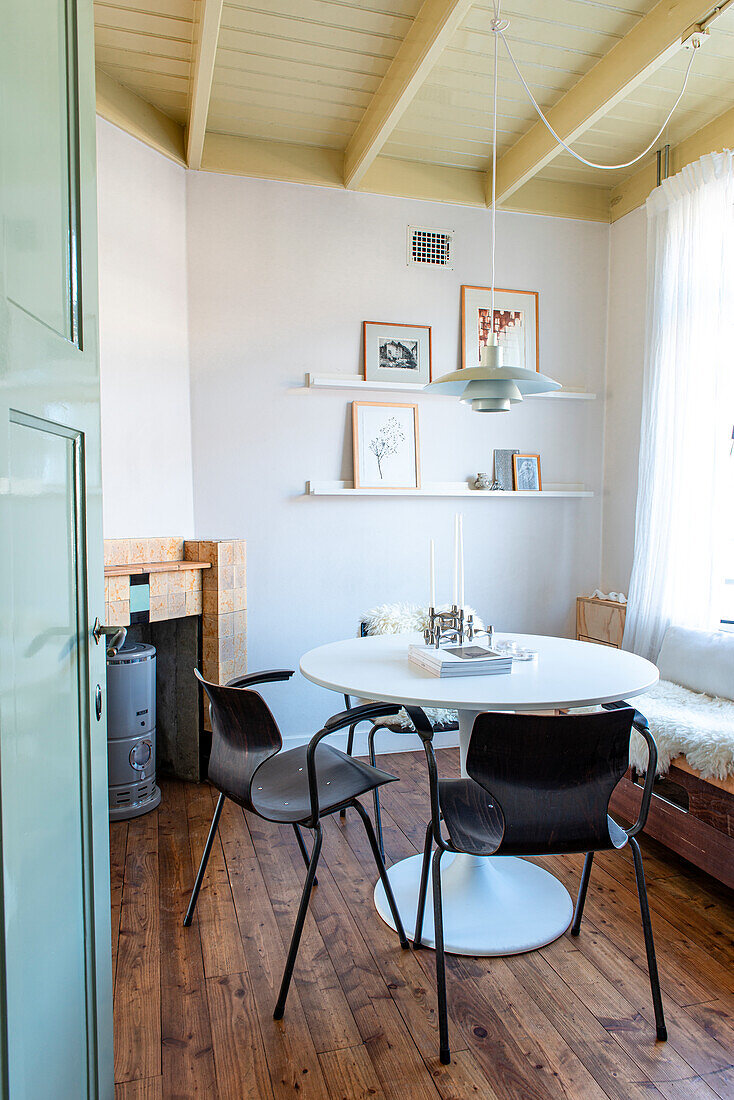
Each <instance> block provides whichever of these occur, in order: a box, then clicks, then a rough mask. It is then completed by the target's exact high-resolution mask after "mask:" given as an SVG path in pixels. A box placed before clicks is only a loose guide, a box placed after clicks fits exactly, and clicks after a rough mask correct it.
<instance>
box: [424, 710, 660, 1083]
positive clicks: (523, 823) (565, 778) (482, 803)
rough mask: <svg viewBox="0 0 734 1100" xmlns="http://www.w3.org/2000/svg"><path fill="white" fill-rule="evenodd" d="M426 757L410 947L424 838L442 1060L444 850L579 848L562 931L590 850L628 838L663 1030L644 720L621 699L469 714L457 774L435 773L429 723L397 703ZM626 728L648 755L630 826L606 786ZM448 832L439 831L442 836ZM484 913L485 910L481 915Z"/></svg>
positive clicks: (621, 756)
mask: <svg viewBox="0 0 734 1100" xmlns="http://www.w3.org/2000/svg"><path fill="white" fill-rule="evenodd" d="M406 710H407V711H408V713H409V714H410V717H411V720H412V722H413V725H414V726H415V728H416V730H417V731H418V733H419V734H420V736H421V739H422V741H423V744H424V747H425V750H426V758H427V761H428V773H429V782H430V796H431V821H430V823H429V824H428V827H427V829H426V841H425V848H424V853H423V868H422V874H421V884H420V892H419V897H418V913H417V919H416V929H415V936H414V942H413V946H414V947H415V948H419V947H420V946H421V938H422V928H423V914H424V912H425V904H426V894H427V891H428V877H429V870H430V867H431V853H432V851H433V845H434V843H435V844H436V850H435V852H433V875H432V879H433V911H434V924H435V937H436V977H437V985H438V1004H439V1035H440V1057H441V1061H442V1062H449V1061H450V1049H449V1038H448V1013H447V1007H446V972H445V963H444V944H443V918H442V908H441V857H442V856H443V854H444V852H465V853H467V854H469V855H475V856H529V855H532V856H543V855H562V854H567V853H571V852H584V853H586V860H585V862H584V869H583V872H582V875H581V885H580V888H579V895H578V900H577V902H576V911H575V914H574V918H573V923H572V925H571V934H572V935H576V936H577V935H578V934H579V931H580V928H581V918H582V915H583V909H584V902H585V900H586V893H587V890H588V886H589V878H590V875H591V868H592V861H593V858H594V852H598V851H605V850H613V849H621V848H623V847H624V846H625V845H627V844H629V846H630V848H631V850H632V857H633V860H634V866H635V877H636V880H637V890H638V895H639V900H640V912H641V915H642V926H643V932H644V936H645V948H646V952H647V963H648V970H649V975H650V986H651V989H652V999H653V1007H654V1010H655V1023H656V1032H657V1037H658V1039H661V1040H664V1039H667V1031H666V1028H665V1018H664V1015H663V1004H662V999H661V995H660V982H659V979H658V970H657V962H656V959H655V946H654V942H653V935H652V924H651V922H650V910H649V906H648V902H647V889H646V886H645V876H644V872H643V868H642V856H641V853H640V847H639V844H638V843H637V839H636V837H637V834H638V833H640V832H641V831H642V829H643V827H644V825H645V821H646V820H647V814H648V810H649V807H650V799H651V797H652V786H653V782H654V780H655V770H656V764H657V747H656V745H655V741H654V740H653V738H652V736H651V734H650V730H649V728H648V724H647V721H646V719H645V718H644V716H643V715H642V714H640V712H639V711H635V710H634V709H633V708H632V707H630V706H628V705H627V704H626V703H610V704H607V706H606V708H605V710H603V711H601V712H598V713H594V714H578V715H574V714H567V715H559V716H557V717H550V716H541V715H525V714H507V713H496V714H480V715H478V716H477V718H476V720H475V722H474V727H473V729H472V735H471V739H470V742H469V749H468V752H467V757H466V770H467V772H468V773H469V774H468V777H467V778H465V779H439V777H438V769H437V767H436V758H435V756H434V753H433V745H432V743H431V741H432V736H433V731H432V729H431V724H430V722H429V721H428V719H427V718H426V716H425V715H424V714H423V712H422V711H421V709H420V707H406ZM633 725H634V727H635V728H636V729H637V730H638V731H639V732H640V733H641V734H642V736H643V737H644V738H645V740H646V742H647V745H648V750H649V762H648V768H647V774H646V777H645V786H644V789H643V793H642V802H641V806H640V812H639V816H638V819H637V821H636V822H635V823H634V825H632V826H631V827H629V828H623V827H622V826H621V825H619V824H617V822H616V821H614V819H613V818H611V817H610V816H609V814H608V812H607V811H608V808H609V801H610V799H611V796H612V792H613V790H614V788H615V787H616V785H617V783H618V782H619V781H620V779H621V778H622V776H623V775H624V774H625V772H626V771H627V767H628V762H629V742H630V735H631V732H632V728H633ZM444 833H445V834H447V835H444ZM488 919H490V920H491V914H488Z"/></svg>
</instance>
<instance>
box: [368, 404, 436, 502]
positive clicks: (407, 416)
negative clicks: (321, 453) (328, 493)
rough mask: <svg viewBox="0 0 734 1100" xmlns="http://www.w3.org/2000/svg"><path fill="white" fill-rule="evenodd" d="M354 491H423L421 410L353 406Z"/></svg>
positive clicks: (408, 406) (376, 405) (386, 406)
mask: <svg viewBox="0 0 734 1100" xmlns="http://www.w3.org/2000/svg"><path fill="white" fill-rule="evenodd" d="M352 440H353V446H354V488H355V489H420V485H421V472H420V457H419V449H418V448H419V444H418V406H417V405H386V404H385V405H384V404H380V403H378V402H375V401H353V402H352Z"/></svg>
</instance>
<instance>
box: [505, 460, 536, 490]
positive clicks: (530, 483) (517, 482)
mask: <svg viewBox="0 0 734 1100" xmlns="http://www.w3.org/2000/svg"><path fill="white" fill-rule="evenodd" d="M512 482H513V488H514V489H515V491H516V492H528V491H530V492H532V491H533V490H536V491H537V492H540V491H541V489H542V488H543V483H542V482H541V480H540V455H521V454H514V455H513V456H512Z"/></svg>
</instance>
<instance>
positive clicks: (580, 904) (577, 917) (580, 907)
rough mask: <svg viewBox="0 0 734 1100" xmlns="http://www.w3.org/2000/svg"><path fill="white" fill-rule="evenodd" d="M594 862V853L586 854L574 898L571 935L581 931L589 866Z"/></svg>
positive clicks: (589, 876) (576, 934) (589, 875)
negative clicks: (576, 893) (574, 905)
mask: <svg viewBox="0 0 734 1100" xmlns="http://www.w3.org/2000/svg"><path fill="white" fill-rule="evenodd" d="M593 860H594V853H593V852H587V853H586V859H585V860H584V869H583V871H582V872H581V882H580V884H579V896H578V897H577V898H576V912H575V913H574V915H573V924H572V925H571V935H572V936H578V934H579V932H580V931H581V918H582V917H583V915H584V903H585V902H586V891H587V890H588V889H589V879H590V878H591V864H592V863H593Z"/></svg>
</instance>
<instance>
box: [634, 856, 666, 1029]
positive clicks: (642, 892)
mask: <svg viewBox="0 0 734 1100" xmlns="http://www.w3.org/2000/svg"><path fill="white" fill-rule="evenodd" d="M629 842H630V848H631V849H632V858H633V859H634V861H635V878H636V879H637V895H638V897H639V899H640V914H641V916H642V930H643V932H644V933H645V950H646V951H647V969H648V972H649V975H650V988H651V990H652V1003H653V1007H654V1009H655V1030H656V1032H657V1037H658V1039H661V1040H662V1041H665V1040H666V1039H667V1038H668V1029H667V1028H666V1026H665V1016H664V1014H663V999H662V997H661V995H660V978H659V977H658V964H657V959H656V958H655V944H654V942H653V938H652V922H651V920H650V906H649V905H648V903H647V886H646V885H645V872H644V871H643V869H642V853H641V852H640V846H639V844H638V843H637V840H636V839H635V837H633V836H631V837H630V840H629Z"/></svg>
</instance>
